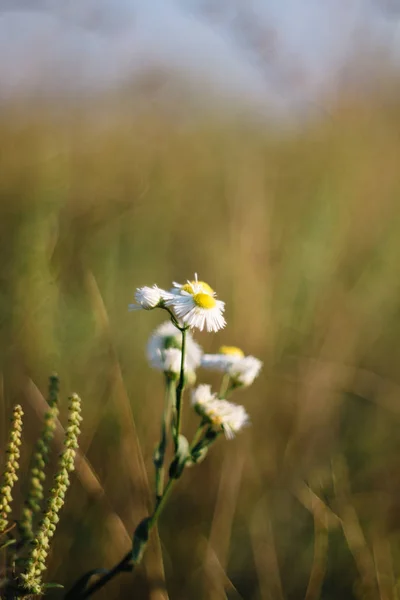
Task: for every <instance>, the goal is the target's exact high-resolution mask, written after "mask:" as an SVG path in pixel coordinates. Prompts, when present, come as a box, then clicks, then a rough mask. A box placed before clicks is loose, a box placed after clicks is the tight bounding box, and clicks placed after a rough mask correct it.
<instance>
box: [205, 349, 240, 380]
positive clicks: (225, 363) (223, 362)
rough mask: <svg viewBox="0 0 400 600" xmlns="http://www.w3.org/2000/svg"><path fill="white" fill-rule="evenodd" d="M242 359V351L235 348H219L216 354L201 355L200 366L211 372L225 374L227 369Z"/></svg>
mask: <svg viewBox="0 0 400 600" xmlns="http://www.w3.org/2000/svg"><path fill="white" fill-rule="evenodd" d="M243 357H244V354H243V351H242V350H241V349H240V348H237V347H236V346H221V348H220V349H219V351H218V353H217V354H203V356H202V358H201V366H202V367H204V368H205V369H211V370H213V371H222V372H223V373H226V372H227V371H228V369H229V367H230V366H231V365H232V364H233V363H234V362H236V361H238V360H241V359H242V358H243Z"/></svg>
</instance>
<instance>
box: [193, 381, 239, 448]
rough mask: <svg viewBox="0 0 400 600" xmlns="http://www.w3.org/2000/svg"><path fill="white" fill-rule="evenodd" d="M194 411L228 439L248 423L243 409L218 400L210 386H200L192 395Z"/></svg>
mask: <svg viewBox="0 0 400 600" xmlns="http://www.w3.org/2000/svg"><path fill="white" fill-rule="evenodd" d="M192 403H193V404H194V407H195V409H196V411H197V412H198V413H199V414H200V415H201V416H202V417H203V419H205V420H206V421H208V423H210V425H212V427H213V428H215V429H216V430H222V431H223V432H224V433H225V435H226V437H227V438H228V439H232V438H233V437H234V436H235V434H236V433H237V432H238V431H240V430H241V429H242V428H243V427H244V426H245V425H247V424H248V423H249V415H248V414H247V412H246V410H245V408H244V407H243V406H240V405H238V404H233V403H232V402H228V401H227V400H219V399H218V398H216V396H215V394H212V393H211V389H210V386H207V385H202V386H199V387H198V388H196V390H194V392H193V394H192Z"/></svg>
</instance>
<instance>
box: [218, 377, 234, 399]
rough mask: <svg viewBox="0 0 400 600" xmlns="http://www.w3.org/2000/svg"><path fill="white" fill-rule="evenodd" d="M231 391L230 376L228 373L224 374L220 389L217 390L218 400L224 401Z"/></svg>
mask: <svg viewBox="0 0 400 600" xmlns="http://www.w3.org/2000/svg"><path fill="white" fill-rule="evenodd" d="M231 390H232V386H231V378H230V375H228V373H225V375H224V376H223V378H222V381H221V389H220V390H219V394H218V398H220V399H221V400H224V399H225V398H226V397H227V395H228V394H229V392H230V391H231Z"/></svg>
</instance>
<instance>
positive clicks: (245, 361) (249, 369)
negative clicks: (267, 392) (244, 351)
mask: <svg viewBox="0 0 400 600" xmlns="http://www.w3.org/2000/svg"><path fill="white" fill-rule="evenodd" d="M261 367H262V362H261V360H258V358H255V357H254V356H245V357H244V358H242V359H240V360H237V361H235V362H233V363H232V364H231V365H230V367H229V368H228V370H227V373H228V374H229V376H230V378H231V379H232V382H233V383H234V385H235V386H238V387H239V386H240V387H248V386H249V385H251V384H252V383H253V381H254V380H255V378H256V377H258V375H259V373H260V371H261Z"/></svg>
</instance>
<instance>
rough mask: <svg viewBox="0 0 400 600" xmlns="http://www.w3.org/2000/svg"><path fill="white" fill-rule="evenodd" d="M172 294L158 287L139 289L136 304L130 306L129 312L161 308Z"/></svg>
mask: <svg viewBox="0 0 400 600" xmlns="http://www.w3.org/2000/svg"><path fill="white" fill-rule="evenodd" d="M170 295H171V294H169V293H168V292H166V291H165V290H162V289H160V288H159V287H158V286H157V285H153V287H148V286H147V285H145V286H143V287H141V288H137V289H136V292H135V300H136V304H130V305H129V310H140V309H144V310H152V309H153V308H156V307H157V306H161V305H162V304H163V302H164V300H165V299H166V298H169V297H170Z"/></svg>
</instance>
